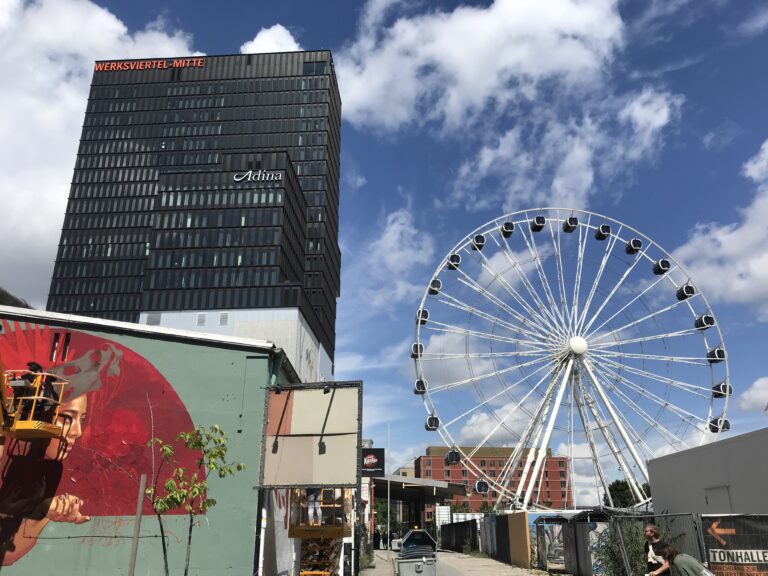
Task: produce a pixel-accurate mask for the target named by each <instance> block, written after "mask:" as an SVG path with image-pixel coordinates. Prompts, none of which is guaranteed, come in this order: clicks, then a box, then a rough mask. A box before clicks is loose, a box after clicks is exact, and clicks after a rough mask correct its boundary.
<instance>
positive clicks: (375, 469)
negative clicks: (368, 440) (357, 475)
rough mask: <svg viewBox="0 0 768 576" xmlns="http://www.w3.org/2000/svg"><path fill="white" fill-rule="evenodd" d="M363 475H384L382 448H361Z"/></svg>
mask: <svg viewBox="0 0 768 576" xmlns="http://www.w3.org/2000/svg"><path fill="white" fill-rule="evenodd" d="M361 472H362V475H363V476H384V448H363V468H362V470H361Z"/></svg>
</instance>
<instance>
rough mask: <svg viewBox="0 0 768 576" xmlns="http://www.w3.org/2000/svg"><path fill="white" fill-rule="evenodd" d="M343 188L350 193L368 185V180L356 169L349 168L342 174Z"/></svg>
mask: <svg viewBox="0 0 768 576" xmlns="http://www.w3.org/2000/svg"><path fill="white" fill-rule="evenodd" d="M342 181H343V183H344V185H345V187H346V188H347V189H349V190H351V191H356V190H359V189H360V188H362V187H363V186H365V185H366V184H368V179H367V178H366V177H365V176H363V175H362V174H361V173H360V171H359V170H358V169H357V168H349V169H347V170H346V171H345V172H344V176H343V179H342Z"/></svg>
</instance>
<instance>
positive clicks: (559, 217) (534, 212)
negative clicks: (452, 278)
mask: <svg viewBox="0 0 768 576" xmlns="http://www.w3.org/2000/svg"><path fill="white" fill-rule="evenodd" d="M542 214H546V220H547V221H556V222H557V224H558V226H557V228H558V235H557V241H558V252H557V257H558V258H561V254H560V252H559V241H560V232H559V225H560V224H561V223H564V222H565V220H566V218H568V214H570V215H578V216H579V219H578V226H579V227H580V228H579V233H580V234H581V233H582V229H581V227H582V226H584V227H585V230H586V231H585V232H584V234H585V235H584V239H583V244H584V247H583V250H586V243H587V240H588V235H589V233H591V232H592V231H594V230H596V229H597V227H598V226H599V225H600V224H602V223H606V222H607V223H611V224H616V225H618V229H617V231H616V232H615V233H614V232H613V230H611V231H610V237H611V238H615V240H613V244H612V245H611V247H610V249H608V248H606V250H605V253H604V255H603V259H604V260H606V259H607V258H608V257H609V256H610V254H611V252H612V250H613V246H614V245H615V244H616V242H618V241H619V240H623V238H622V237H620V236H619V234H620V233H621V232H624V233H625V234H634V235H635V236H634V237H640V238H641V239H642V240H644V242H642V245H643V246H644V248H643V249H642V251H640V253H639V254H638V257H637V258H636V259H635V260H634V262H633V264H632V265H631V267H630V270H631V268H632V267H634V266H635V265H636V264H637V263H638V262H640V261H641V259H642V260H644V261H646V262H649V263H653V259H652V258H651V257H650V256H649V255H648V252H649V251H650V250H651V248H654V249H655V251H657V252H659V253H661V254H663V258H665V259H667V260H669V262H670V263H671V264H672V268H673V269H674V270H677V271H679V272H678V275H681V276H682V277H684V278H685V279H686V280H685V282H686V283H691V282H693V285H694V286H695V282H694V281H693V277H692V276H691V274H690V273H689V272H688V271H687V270H686V269H685V267H684V266H683V265H682V263H680V262H679V261H678V260H677V259H676V258H675V257H674V256H673V255H672V254H671V253H670V252H669V251H667V250H666V249H665V248H664V247H663V246H661V245H660V244H659V243H658V242H656V241H655V240H653V239H652V238H651V237H650V236H648V235H647V234H644V233H642V232H640V231H639V230H637V229H636V228H634V227H632V226H629V225H627V224H625V223H623V222H621V221H619V220H617V219H615V218H611V217H609V216H605V215H603V214H600V213H597V212H592V211H588V210H581V209H572V208H556V207H541V208H529V209H525V210H518V211H515V212H510V213H507V214H503V215H501V216H499V217H497V218H493V219H491V220H489V221H488V222H486V223H484V224H482V225H480V226H478V227H476V228H475V229H474V230H473V231H471V232H470V233H469V234H467V235H466V236H464V237H463V238H462V239H461V240H460V241H459V242H457V243H456V244H455V245H454V246H453V247H452V248H451V249H450V250H449V251H448V252H447V254H446V256H445V257H444V258H442V259H441V260H440V262H439V264H438V266H437V267H436V269H435V271H434V272H433V273H432V274H431V275H430V277H429V281H428V288H427V290H425V291H424V294H423V296H422V298H421V301H420V302H419V308H418V311H419V314H421V311H423V310H426V303H427V301H428V299H429V297H430V291H429V286H430V285H431V283H432V282H433V281H434V280H435V279H438V278H439V276H440V273H441V272H442V271H443V270H445V269H446V267H449V261H450V258H451V257H452V256H453V255H455V254H461V253H462V252H463V251H467V250H470V249H472V246H473V244H472V243H473V241H475V240H476V238H477V235H479V234H488V233H489V232H493V231H497V230H499V228H500V226H501V225H502V224H503V223H504V222H513V223H515V224H517V223H518V222H527V223H530V222H532V219H533V218H535V217H536V216H538V215H542ZM583 216H586V223H585V222H583V221H582V218H581V217H583ZM593 219H594V220H595V221H597V222H598V223H597V224H592V220H593ZM549 230H550V233H552V234H554V232H553V228H552V226H551V222H550V226H549ZM530 236H531V239H533V238H534V234H533V232H531V233H530ZM630 237H632V236H630ZM523 238H524V240H525V242H526V244H527V243H528V240H527V239H526V237H525V235H524V234H523ZM532 241H533V242H535V240H532ZM581 242H582V237H581V236H580V243H581ZM553 243H554V236H553ZM528 247H529V249H530V245H529V246H528ZM481 248H482V247H481ZM534 252H536V253H537V254H538V252H537V249H534ZM532 257H533V259H534V261H536V265H537V266H538V265H539V262H538V261H537V260H536V256H532ZM583 257H584V252H583V251H582V252H581V254H580V258H583ZM559 266H560V267H562V262H560V264H559ZM557 270H558V275H559V277H558V282H559V283H560V285H558V286H556V287H555V290H556V291H559V292H560V293H561V296H562V292H563V291H564V289H565V286H564V281H563V278H562V276H561V275H560V273H561V271H562V269H561V268H558V269H557ZM665 278H666V279H667V280H665ZM622 281H623V278H622ZM665 281H666V282H669V283H671V284H672V285H673V286H675V284H674V282H673V281H672V276H671V275H670V276H667V275H662V276H660V277H659V278H658V279H657V281H656V282H655V284H658V283H662V282H665ZM544 282H546V275H545V280H544V281H543V282H542V286H545V284H544ZM598 283H599V277H598V279H597V281H596V283H595V284H594V285H593V286H592V288H591V292H592V294H590V296H589V299H590V300H591V298H592V297H593V296H594V291H595V288H596V287H597V284H598ZM655 284H654V285H655ZM618 287H619V286H616V287H615V288H614V290H615V289H616V288H618ZM574 289H576V288H574ZM543 291H544V293H545V294H544V295H543V298H544V299H547V300H548V304H549V305H550V307H551V309H550V311H549V313H547V312H546V310H545V309H544V308H545V307H544V306H543V302H542V303H541V304H542V306H541V309H540V310H539V312H538V320H541V321H543V322H544V323H545V324H547V323H548V325H550V326H551V323H552V322H555V323H556V322H557V321H558V320H559V321H561V322H566V321H567V322H569V323H572V322H573V321H574V320H573V318H571V319H566V318H565V317H564V316H563V315H562V314H561V313H560V314H559V313H558V311H557V310H558V309H557V306H553V301H554V297H555V296H554V292H553V290H552V287H551V286H549V285H548V284H546V287H545V288H544V290H543ZM612 295H613V292H611V294H610V295H609V297H608V298H609V299H610V297H611V296H612ZM696 297H697V298H698V299H699V300H701V301H702V302H703V306H704V308H705V310H706V311H707V314H709V315H711V316H712V317H713V318H715V317H714V311H713V308H712V306H711V305H710V303H709V301H708V300H707V298H706V296H705V295H704V294H703V293H702V292H701V291H699V290H697V291H696ZM565 300H566V303H567V297H566V298H565ZM573 302H578V299H577V298H576V296H574V300H573ZM606 303H607V300H606V302H604V303H603V306H605V304H606ZM631 303H632V302H630V304H631ZM628 305H629V304H628ZM674 305H675V306H681V307H687V308H688V311H689V312H690V313H691V315H692V316H693V317H694V318H696V311H695V310H694V308H693V306H692V303H691V301H690V300H682V301H679V302H677V303H675V304H674ZM588 308H589V305H587V306H586V309H585V310H584V315H585V318H583V319H580V321H581V327H582V328H584V327H586V328H585V330H589V329H590V328H591V327H592V326H591V325H592V323H593V322H594V320H595V319H596V318H597V317H598V316H599V312H601V311H602V308H600V309H599V310H598V312H597V313H596V314H595V316H594V318H593V319H592V321H591V322H589V323H587V322H586V320H587V318H586V312H587V310H588ZM622 310H623V309H622ZM622 310H619V312H622ZM472 313H473V311H470V314H472ZM617 314H618V313H617ZM612 319H613V317H611V318H610V319H609V320H612ZM604 324H605V322H604V323H603V325H604ZM517 328H522V326H518V327H517ZM712 328H714V329H715V330H714V333H715V334H716V336H717V341H718V343H717V344H716V346H717V347H721V348H722V349H723V354H725V359H724V367H723V368H724V371H725V378H724V380H723V381H724V382H726V383H730V370H729V366H728V361H727V353H726V352H725V344H724V338H723V335H722V331H721V329H720V325H719V323H718V322H716V319H715V323H714V326H712ZM445 329H446V330H450V327H446V328H445ZM524 329H525V330H529V329H530V330H531V334H535V333H536V332H535V329H532V328H530V326H529V325H527V324H525V325H524ZM494 330H495V326H494ZM596 330H599V327H598V328H596V329H594V330H592V332H590V334H591V333H594V332H595V331H596ZM615 331H616V330H614V332H615ZM684 332H685V333H686V334H683V331H681V333H680V334H679V336H683V335H693V334H695V333H696V330H694V329H689V330H686V331H684ZM538 335H539V336H541V333H539V334H538ZM586 336H587V333H586V332H585V333H584V335H583V339H585V338H586ZM605 336H606V335H605V334H603V335H602V336H599V337H598V340H599V339H600V338H604V337H605ZM672 336H678V334H660V335H656V336H654V337H655V338H661V339H665V338H668V337H672ZM480 337H483V336H482V335H480ZM572 338H573V337H572ZM425 340H426V339H423V338H422V336H421V327H420V323H419V322H418V321H417V323H416V328H415V338H414V346H416V345H419V346H422V345H423V341H425ZM703 340H704V344H705V347H707V348H708V347H709V344H708V340H707V338H706V336H704V338H703ZM537 343H538V344H542V345H545V342H544V341H543V340H537ZM526 345H527V346H529V350H528V351H526V352H517V353H515V354H513V355H516V356H518V357H520V356H526V355H527V360H526V361H527V364H526V366H534V367H536V366H537V365H538V364H537V363H539V362H546V358H545V354H543V352H542V350H537V349H536V348H535V347H534V346H532V345H531V344H530V342H528V343H527V344H526ZM615 345H616V344H614V346H615ZM610 347H611V346H609V345H596V346H594V348H595V350H594V351H593V353H594V354H595V355H596V356H597V355H599V356H600V358H601V360H602V359H603V358H606V359H607V362H606V363H607V364H608V365H609V368H608V369H604V368H601V369H600V373H601V374H603V375H605V374H608V375H609V376H610V375H611V371H612V370H613V368H610V365H611V363H614V364H615V363H616V361H617V360H619V361H620V360H621V358H622V357H624V358H628V357H632V353H626V352H624V353H621V354H618V353H616V352H615V351H612V350H610ZM468 354H469V353H468V352H467V353H465V354H464V356H463V357H464V358H465V359H468V358H469V355H468ZM425 355H426V354H419V355H417V356H416V357H414V360H415V365H416V374H417V378H420V379H421V378H424V376H425V372H424V368H423V363H424V362H426V361H429V359H428V358H425ZM497 356H498V357H500V356H499V354H498V353H497V355H496V356H489V357H490V358H492V361H493V362H494V366H495V362H496V361H497ZM458 357H462V356H461V355H458ZM644 359H645V358H644ZM647 359H648V360H654V359H655V358H653V357H652V356H649V357H648V358H647ZM658 360H659V361H667V362H669V361H682V362H688V361H691V362H692V361H693V360H694V359H676V358H674V357H666V358H663V357H658ZM695 360H697V361H702V362H703V365H706V360H705V359H702V358H698V357H697V358H695ZM564 361H565V360H564ZM702 362H699V363H702ZM710 365H711V363H710ZM512 368H516V365H513V366H512ZM614 368H616V366H614ZM541 369H543V366H539V367H538V369H537V370H536V371H534V372H533V373H532V374H536V373H538V371H539V370H541ZM510 371H511V370H510ZM550 372H551V371H550ZM649 373H651V372H649ZM496 376H497V377H501V376H502V374H501V372H500V371H497V373H496ZM529 376H530V374H529V375H527V376H525V377H524V378H523V380H525V379H527V378H528V377H529ZM480 377H483V375H480ZM667 380H668V381H667V382H665V383H666V384H668V385H672V383H673V382H675V381H674V380H673V379H667ZM467 383H470V382H467ZM675 383H676V384H679V385H682V386H683V387H685V385H686V383H685V382H675ZM459 384H460V385H463V384H461V383H459ZM473 385H475V386H477V379H476V380H475V383H474V384H473ZM688 386H692V385H688ZM698 388H700V390H701V391H704V390H708V389H706V388H704V387H698ZM501 392H505V390H504V389H502V391H501ZM501 392H500V393H501ZM635 392H637V391H635ZM710 393H711V390H710ZM701 395H703V394H701ZM728 400H729V395H726V396H725V398H724V400H723V402H722V411H721V412H720V415H719V416H718V418H724V417H725V414H726V413H727V408H728ZM423 401H424V406H425V409H426V411H427V413H428V414H431V415H436V414H437V413H438V412H437V406H436V404H435V403H434V401H433V399H432V392H431V391H430V390H429V388H428V387H427V390H426V393H425V394H424V396H423ZM486 402H488V400H484V401H483V402H481V404H480V405H479V406H481V405H482V404H485V403H486ZM714 404H715V403H714V398H712V397H710V399H709V408H708V413H707V415H706V417H705V418H700V417H699V418H698V419H699V420H700V422H701V423H703V424H706V423H707V422H709V421H710V420H711V419H712V417H713V406H714ZM475 408H477V407H475ZM570 409H571V410H573V407H571V408H570ZM531 416H532V415H531ZM686 417H688V416H686ZM644 418H648V419H649V421H651V420H650V417H649V415H644ZM454 420H456V419H454ZM552 421H553V422H554V418H553V419H552ZM502 422H503V420H502V421H500V422H499V424H502ZM688 424H690V422H688ZM437 431H438V432H439V434H440V436H441V437H442V438H443V441H444V442H445V443H446V444H447V445H448V446H449V447H451V448H452V449H458V450H459V451H460V452H461V453H462V456H463V457H464V458H463V461H465V462H466V463H465V464H464V465H465V467H467V468H470V469H472V466H473V464H472V463H471V460H470V459H469V458H467V457H466V454H465V453H464V451H463V449H462V447H461V446H459V445H458V444H457V443H456V441H455V440H454V438H453V436H452V435H451V434H450V432H449V431H448V430H447V429H445V428H444V427H443V426H439V428H438V429H437ZM722 432H723V430H721V429H718V430H717V432H716V433H715V435H716V436H718V435H719V434H720V433H722ZM666 433H667V432H664V434H666ZM522 440H523V436H520V438H519V441H520V442H522ZM481 445H482V444H481ZM481 445H479V446H481ZM479 446H478V447H479ZM574 459H575V457H573V456H569V462H571V464H572V463H573V461H574ZM475 471H477V470H475ZM480 472H481V476H480V477H481V478H483V479H485V480H487V481H490V482H489V483H490V484H491V485H493V486H495V487H496V488H501V489H500V490H499V493H500V494H501V493H502V492H503V491H504V489H503V487H501V486H500V485H499V484H498V483H497V482H495V481H493V480H492V479H490V478H488V477H486V475H485V474H484V473H482V471H480ZM644 502H647V499H645V500H644Z"/></svg>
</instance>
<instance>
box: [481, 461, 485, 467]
mask: <svg viewBox="0 0 768 576" xmlns="http://www.w3.org/2000/svg"><path fill="white" fill-rule="evenodd" d="M480 467H481V468H485V460H480Z"/></svg>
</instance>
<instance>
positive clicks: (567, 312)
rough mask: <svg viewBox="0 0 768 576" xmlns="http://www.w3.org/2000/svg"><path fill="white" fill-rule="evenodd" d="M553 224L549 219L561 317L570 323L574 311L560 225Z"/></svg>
mask: <svg viewBox="0 0 768 576" xmlns="http://www.w3.org/2000/svg"><path fill="white" fill-rule="evenodd" d="M554 228H557V237H555V230H554ZM554 228H553V226H552V220H549V234H550V236H551V237H552V246H553V247H554V250H555V256H557V258H556V259H555V266H556V268H555V269H556V271H557V288H558V291H559V292H560V308H561V310H562V314H561V317H563V322H564V324H568V325H570V322H571V316H572V311H571V309H570V307H569V305H568V296H567V292H566V289H565V269H564V267H563V255H562V251H561V246H560V227H559V226H557V227H554Z"/></svg>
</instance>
